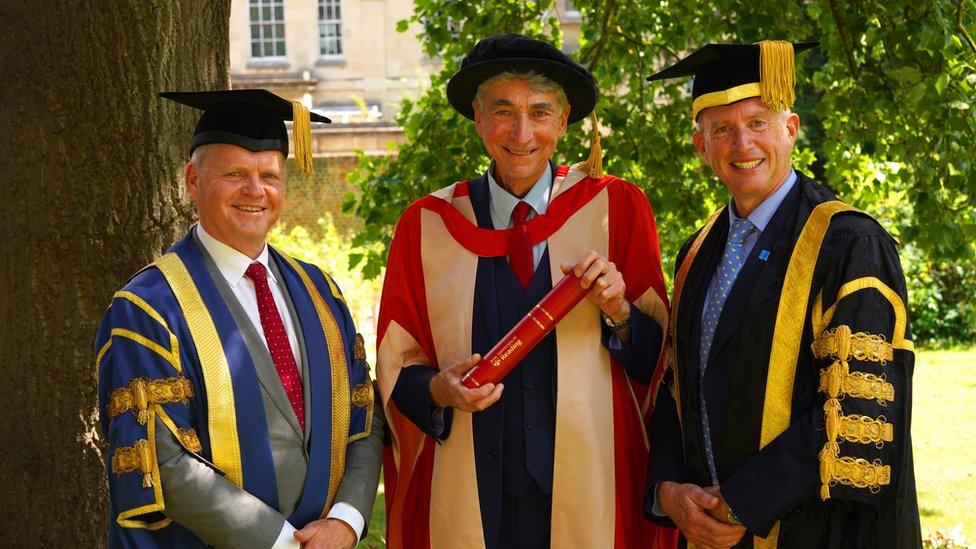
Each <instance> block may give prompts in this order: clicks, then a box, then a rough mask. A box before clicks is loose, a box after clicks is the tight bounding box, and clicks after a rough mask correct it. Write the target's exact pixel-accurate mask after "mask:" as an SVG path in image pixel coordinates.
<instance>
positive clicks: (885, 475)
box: [820, 442, 891, 500]
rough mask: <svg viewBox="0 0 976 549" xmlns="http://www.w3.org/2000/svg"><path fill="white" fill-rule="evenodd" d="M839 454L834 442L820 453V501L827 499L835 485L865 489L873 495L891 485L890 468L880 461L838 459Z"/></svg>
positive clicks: (845, 457) (828, 444)
mask: <svg viewBox="0 0 976 549" xmlns="http://www.w3.org/2000/svg"><path fill="white" fill-rule="evenodd" d="M839 453H840V449H839V448H838V446H837V443H836V442H828V443H827V444H826V445H825V446H824V448H823V450H821V451H820V482H821V484H822V485H821V487H820V498H821V499H823V500H826V499H827V498H829V497H830V487H831V486H834V485H836V484H844V485H847V486H853V487H854V488H867V489H869V490H871V492H874V493H877V492H878V491H879V490H881V487H882V486H886V485H888V484H891V466H889V465H884V464H882V463H881V460H877V459H876V460H874V461H873V462H871V461H868V460H866V459H861V458H852V457H847V456H843V457H838V454H839Z"/></svg>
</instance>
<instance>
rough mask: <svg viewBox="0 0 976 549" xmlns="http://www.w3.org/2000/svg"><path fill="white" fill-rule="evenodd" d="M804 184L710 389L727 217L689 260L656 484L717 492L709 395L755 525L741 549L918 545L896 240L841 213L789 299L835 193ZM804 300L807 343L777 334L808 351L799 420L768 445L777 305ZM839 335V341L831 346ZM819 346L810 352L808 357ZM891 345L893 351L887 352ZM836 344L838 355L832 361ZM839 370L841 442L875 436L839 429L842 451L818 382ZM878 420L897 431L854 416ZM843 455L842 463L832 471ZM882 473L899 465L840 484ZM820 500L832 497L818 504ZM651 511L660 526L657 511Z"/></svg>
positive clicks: (794, 405) (776, 225)
mask: <svg viewBox="0 0 976 549" xmlns="http://www.w3.org/2000/svg"><path fill="white" fill-rule="evenodd" d="M797 175H798V178H797V182H796V185H795V186H794V188H793V189H792V190H791V191H790V192H789V193H788V195H787V196H786V198H785V199H784V200H783V203H782V204H781V205H780V207H779V209H778V210H777V211H776V213H775V215H774V217H773V219H772V220H771V221H770V223H769V225H768V226H767V227H766V229H765V230H764V231H763V232H762V233H761V235H760V237H759V240H758V242H757V243H756V245H755V247H754V248H753V250H752V253H751V254H750V256H749V258H748V259H747V260H746V263H745V264H744V266H743V267H742V270H741V271H740V273H739V276H738V277H737V279H736V282H735V284H734V286H733V288H732V291H731V292H730V294H729V296H728V298H727V301H726V303H725V306H724V308H723V310H722V314H721V316H720V318H719V323H718V327H717V329H716V332H715V336H714V339H713V342H712V346H711V351H710V356H709V357H708V361H707V368H706V373H705V377H704V382H703V383H702V384H700V383H699V375H698V371H699V356H698V355H699V351H698V349H699V340H700V337H701V318H702V310H703V308H704V304H705V303H704V300H705V293H706V291H707V289H708V285H709V282H710V280H711V278H712V275H713V273H714V272H715V270H716V268H717V265H718V263H719V260H720V259H721V256H722V252H723V249H724V246H725V241H726V238H727V235H728V225H729V223H728V215H727V212H726V211H725V210H724V209H723V211H722V212H721V213H720V214H719V215H718V217H717V218H716V220H715V222H714V225H713V226H712V228H711V230H710V231H709V232H708V233H707V236H706V237H705V238H704V240H703V241H701V245H700V248H699V249H698V251H697V253H696V254H695V255H694V258H693V260H692V261H693V262H692V263H691V266H690V269H689V270H688V275H687V277H686V278H685V281H684V285H683V289H682V292H681V296H680V302H679V303H675V304H674V307H675V309H674V313H675V316H676V318H677V324H676V326H675V336H674V339H675V342H674V347H673V352H674V356H675V358H676V360H675V361H674V363H675V366H674V368H673V369H672V370H671V371H669V373H668V377H667V379H666V380H665V384H664V385H663V386H662V392H661V394H660V396H659V398H658V407H657V408H656V410H655V413H654V416H653V417H652V420H651V426H650V436H651V441H652V444H651V457H650V465H649V484H650V486H651V487H653V486H656V485H657V484H659V483H661V482H664V481H667V480H672V481H677V482H691V483H695V484H698V485H702V486H708V485H710V484H712V483H711V481H710V478H709V474H708V468H707V465H706V462H705V458H704V454H703V444H702V433H701V417H700V412H699V405H698V398H699V394H700V392H701V391H704V393H705V400H706V403H707V408H708V420H709V428H710V432H711V437H712V443H713V453H714V457H715V464H716V468H717V473H718V478H719V483H720V486H721V490H722V494H723V496H724V497H725V498H726V500H727V501H728V503H729V505H730V507H731V508H732V509H733V511H734V512H735V513H736V514H737V515H738V517H739V518H740V519H741V520H742V522H743V523H744V524H745V525H746V527H747V530H748V533H747V534H746V536H745V537H744V538H743V540H742V541H741V542H740V544H739V546H740V547H751V546H752V544H753V541H754V538H753V536H759V537H762V538H766V537H770V539H774V538H775V539H776V541H777V543H778V546H779V547H917V546H919V545H920V528H919V522H918V505H917V501H916V495H915V480H914V473H913V467H912V451H911V448H912V445H911V436H910V428H911V378H912V371H913V368H914V353H913V351H912V346H911V334H910V330H909V328H908V325H907V320H906V311H905V304H906V303H907V299H906V293H905V281H904V275H903V274H902V270H901V267H900V265H899V262H898V255H897V253H896V249H895V242H894V241H893V240H892V238H891V237H890V236H888V234H887V233H886V232H885V231H884V229H883V228H882V227H881V226H880V225H879V224H878V223H877V222H875V221H874V220H873V219H871V218H870V217H868V216H866V215H864V214H861V213H858V212H842V213H838V214H836V215H834V216H833V217H832V218H831V219H830V221H829V226H828V228H827V230H826V234H825V235H824V238H823V241H822V244H821V245H820V246H819V250H817V249H814V250H813V255H812V256H809V255H808V256H807V257H809V258H813V259H812V260H810V259H808V260H807V261H808V262H809V264H812V265H814V270H813V276H812V282H811V284H809V286H808V287H805V288H792V289H788V290H786V291H788V292H790V295H787V299H784V300H782V301H781V297H782V296H783V292H784V279H785V278H786V274H787V269H788V266H789V263H790V260H791V256H792V255H794V252H795V248H796V243H797V240H798V237H799V235H800V233H801V230H802V229H803V228H804V225H805V224H806V222H807V221H808V219H810V217H811V212H812V211H813V210H814V208H815V207H817V206H818V205H820V204H823V203H825V202H828V201H832V200H836V199H835V197H834V195H833V194H832V193H830V191H828V190H827V189H826V188H824V187H822V186H821V185H819V184H817V183H816V182H815V181H813V180H811V179H810V178H808V177H806V176H804V175H803V174H799V173H798V174H797ZM699 232H701V230H700V231H699ZM697 236H698V233H696V234H695V235H692V237H691V238H690V239H689V240H688V241H687V242H686V243H685V245H684V246H683V247H682V250H681V253H680V254H679V256H678V260H677V262H676V265H677V266H679V267H680V265H681V264H682V262H683V261H684V260H685V257H686V255H687V254H688V252H689V249H690V248H691V247H692V242H693V241H694V240H695V238H696V237H697ZM797 255H799V254H797ZM797 261H802V260H801V259H799V258H798V259H797ZM803 294H807V296H806V297H808V301H807V304H806V308H805V311H804V314H803V319H804V320H803V328H802V336H801V337H800V338H799V340H798V341H789V342H785V341H781V345H782V346H797V347H798V349H796V357H797V358H796V360H795V363H796V367H795V373H794V374H793V376H792V398H791V399H789V402H785V403H783V402H780V405H782V406H788V408H787V409H788V410H789V424H788V427H787V428H786V429H785V431H783V432H782V433H780V434H779V435H778V436H775V438H772V440H771V441H769V442H768V444H767V445H764V444H762V435H761V433H762V430H763V422H764V408H766V406H767V403H766V399H767V395H766V393H767V380H768V379H773V378H774V377H775V373H776V371H777V369H779V368H782V367H784V365H783V364H779V363H776V364H773V365H772V366H770V356H771V349H772V348H773V344H774V332H776V324H777V312H778V309H779V307H780V306H781V304H782V305H784V306H787V305H788V306H793V307H795V306H797V305H796V304H797V303H798V302H801V301H802V300H798V299H795V298H796V297H798V296H802V295H803ZM824 313H829V314H824ZM838 326H846V327H848V328H849V329H850V332H851V333H853V334H855V335H854V336H853V338H852V337H849V336H848V337H846V339H847V341H848V342H851V349H852V350H853V351H858V352H860V353H861V355H862V356H861V357H860V359H859V358H858V357H857V356H850V357H847V358H848V360H846V361H844V364H843V365H841V364H840V362H841V361H839V360H838V357H837V354H838V351H837V348H836V347H837V346H836V344H835V343H834V342H835V341H836V339H844V337H843V336H844V335H845V334H846V333H845V332H844V328H838ZM825 332H827V334H826V335H825V334H824V333H825ZM834 332H838V333H840V334H842V335H838V336H837V338H836V339H835V337H834ZM818 338H819V340H818ZM880 338H884V341H883V342H882V343H878V342H879V341H880ZM780 339H782V336H780ZM815 340H818V347H817V348H816V349H814V348H812V344H813V342H814V341H815ZM892 343H895V344H896V345H895V346H894V347H892V346H891V344H892ZM832 344H833V347H831V345H832ZM885 344H887V346H885ZM845 345H846V343H845ZM866 346H869V347H870V349H881V351H880V352H881V355H882V356H880V357H879V356H873V355H872V356H863V355H864V352H863V351H864V349H865V348H867V347H866ZM831 349H833V350H834V351H835V352H833V353H830V352H829V351H830V350H831ZM886 353H887V354H886ZM835 362H837V363H838V365H837V366H836V367H835V369H837V370H838V371H837V372H836V373H835V375H834V377H833V378H832V379H837V380H838V382H839V384H840V385H843V387H842V390H841V391H840V394H839V395H838V394H835V395H834V396H837V397H838V398H836V399H832V400H831V401H830V404H828V405H827V408H833V409H836V408H839V410H837V413H836V415H838V416H845V417H846V418H847V419H843V420H841V421H837V420H836V418H835V420H834V422H833V423H832V426H833V427H836V426H837V425H841V427H842V428H843V433H842V434H843V435H846V436H849V437H854V436H855V435H856V434H859V435H862V436H865V437H866V439H867V440H870V442H867V441H860V440H856V441H849V440H848V439H845V438H843V436H842V435H838V434H836V432H835V431H836V429H832V430H831V433H832V434H834V435H835V437H834V442H835V443H836V445H828V444H827V442H828V441H827V429H826V417H827V416H828V415H829V414H828V412H827V410H826V409H825V403H827V402H828V399H829V397H830V396H831V394H830V389H829V387H825V388H821V387H820V384H821V372H823V371H825V370H827V369H828V368H829V367H831V365H832V364H834V363H835ZM785 366H790V365H785ZM842 367H843V368H846V370H844V372H843V373H842V372H840V371H839V370H840V369H841V368H842ZM771 372H772V373H773V374H774V375H772V376H771V375H770V373H771ZM675 374H676V375H677V382H678V383H677V386H678V390H677V391H676V392H677V393H678V400H679V401H680V419H679V409H678V408H677V407H676V406H675V399H674V398H672V394H673V392H672V393H671V394H668V393H669V391H670V390H671V389H673V387H674V384H675ZM865 374H866V376H865ZM871 376H877V377H871ZM870 380H874V382H875V384H874V387H875V389H876V391H875V392H870V391H868V392H870V394H866V393H865V391H866V389H864V387H866V385H865V383H868V382H869V381H870ZM879 380H880V381H879ZM771 383H772V382H771ZM885 384H887V385H885ZM858 389H861V390H860V391H859V390H858ZM845 390H846V392H845ZM787 392H788V391H787ZM891 393H893V395H892V394H891ZM884 395H887V396H891V397H892V398H891V399H887V398H885V396H884ZM834 404H836V406H834ZM772 408H773V406H770V409H772ZM771 413H772V412H770V413H769V414H771ZM769 414H767V417H766V421H768V420H769V419H768V415H769ZM858 416H863V418H865V419H861V418H859V417H858ZM868 421H876V422H877V424H872V425H876V427H877V429H878V430H879V432H880V433H885V432H888V431H890V434H888V435H887V436H886V435H884V434H881V435H879V437H880V438H879V439H878V440H877V441H874V439H872V438H871V437H868V436H867V435H866V434H865V433H866V432H867V431H866V430H865V429H868V427H862V428H861V429H862V430H861V431H858V432H857V433H854V432H853V430H856V429H857V428H858V426H857V425H854V423H855V422H859V423H866V422H868ZM882 423H887V424H889V425H888V426H887V427H886V426H884V425H881V424H882ZM887 439H890V440H887ZM848 458H849V459H852V460H853V459H863V460H866V463H868V464H870V465H871V466H877V467H878V468H870V467H869V468H864V467H861V468H855V466H851V467H846V461H847V459H848ZM839 459H843V460H844V463H838V460H839ZM875 460H877V461H875ZM884 466H887V467H890V469H889V470H890V480H888V481H887V483H886V484H881V483H879V485H871V486H861V485H863V484H865V483H864V482H861V481H860V480H859V481H855V482H853V485H849V484H845V482H849V481H850V480H851V479H849V478H848V477H849V476H850V473H854V472H857V473H858V474H860V475H862V477H861V480H864V479H865V478H868V477H870V475H871V474H872V473H876V472H878V471H881V473H882V477H883V476H884V475H883V472H884V471H883V470H882V469H880V468H882V467H884ZM863 475H867V476H863ZM871 480H874V479H873V478H871ZM824 481H826V482H824ZM825 495H826V496H828V499H826V501H824V500H822V496H825ZM650 498H653V494H649V500H648V501H649V503H650V501H651V499H650ZM649 507H650V506H649V505H648V511H649ZM648 516H649V518H652V519H654V520H660V519H655V517H654V516H653V513H650V512H648ZM663 522H665V523H667V521H666V520H664V521H663Z"/></svg>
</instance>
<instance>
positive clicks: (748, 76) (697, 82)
mask: <svg viewBox="0 0 976 549" xmlns="http://www.w3.org/2000/svg"><path fill="white" fill-rule="evenodd" d="M818 44H820V42H798V43H795V44H794V43H791V42H787V41H783V40H764V41H762V42H757V43H755V44H705V45H704V46H702V47H701V48H699V49H697V50H695V51H694V52H692V53H690V54H688V55H687V56H686V57H685V58H684V59H681V60H680V61H678V62H677V63H675V64H673V65H671V66H670V67H668V68H666V69H664V70H662V71H660V72H658V73H656V74H654V75H652V76H648V77H647V80H648V81H651V80H663V79H666V78H679V77H686V76H694V77H695V79H694V83H693V84H692V91H691V98H692V107H691V112H692V117H693V118H697V117H698V113H700V112H701V111H702V110H703V109H707V108H709V107H717V106H721V105H730V104H732V103H735V102H736V101H741V100H743V99H748V98H750V97H761V98H762V100H763V101H764V102H765V103H766V104H767V105H769V106H770V107H771V108H775V109H784V108H790V107H792V106H793V102H794V101H795V99H796V93H795V91H794V81H795V68H794V65H795V62H794V57H795V55H796V54H797V53H800V52H803V51H806V50H808V49H810V48H813V47H815V46H817V45H818Z"/></svg>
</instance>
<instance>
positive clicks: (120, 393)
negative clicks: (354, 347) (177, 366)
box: [107, 376, 193, 425]
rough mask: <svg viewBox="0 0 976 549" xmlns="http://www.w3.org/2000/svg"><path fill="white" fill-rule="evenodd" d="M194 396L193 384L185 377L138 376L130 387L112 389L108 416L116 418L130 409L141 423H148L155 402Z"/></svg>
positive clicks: (164, 402) (175, 400) (169, 401)
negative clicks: (149, 377) (158, 377)
mask: <svg viewBox="0 0 976 549" xmlns="http://www.w3.org/2000/svg"><path fill="white" fill-rule="evenodd" d="M192 396H193V384H192V383H190V380H189V379H187V378H185V377H182V376H180V377H165V378H162V379H154V380H152V381H150V380H147V379H145V378H142V377H137V378H135V379H133V380H132V381H130V382H129V386H128V387H120V388H118V389H116V390H114V391H112V394H111V396H110V397H109V403H108V406H107V408H108V410H107V411H108V417H110V418H115V417H116V416H118V415H119V414H124V413H125V412H128V411H130V410H132V411H135V412H136V414H137V418H138V420H139V423H140V424H142V425H145V424H146V421H147V420H148V419H149V407H150V406H151V405H153V404H171V403H173V402H184V403H185V402H186V401H187V400H188V399H189V398H190V397H192Z"/></svg>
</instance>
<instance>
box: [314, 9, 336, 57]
mask: <svg viewBox="0 0 976 549" xmlns="http://www.w3.org/2000/svg"><path fill="white" fill-rule="evenodd" d="M340 3H341V2H340V0H319V55H320V56H322V57H342V8H341V6H340Z"/></svg>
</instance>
